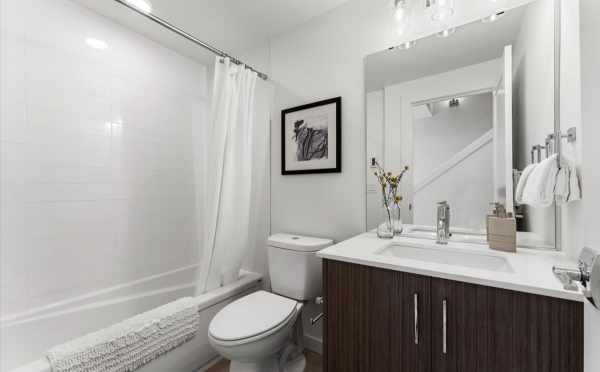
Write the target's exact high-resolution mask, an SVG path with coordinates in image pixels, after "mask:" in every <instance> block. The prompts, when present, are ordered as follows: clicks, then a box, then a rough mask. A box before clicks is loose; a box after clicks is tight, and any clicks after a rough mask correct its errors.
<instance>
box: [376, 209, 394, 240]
mask: <svg viewBox="0 0 600 372" xmlns="http://www.w3.org/2000/svg"><path fill="white" fill-rule="evenodd" d="M381 220H382V221H383V222H381V223H380V224H379V225H378V226H377V237H379V238H380V239H392V238H393V237H394V221H393V218H392V210H391V208H390V207H389V206H387V205H386V206H383V207H382V208H381Z"/></svg>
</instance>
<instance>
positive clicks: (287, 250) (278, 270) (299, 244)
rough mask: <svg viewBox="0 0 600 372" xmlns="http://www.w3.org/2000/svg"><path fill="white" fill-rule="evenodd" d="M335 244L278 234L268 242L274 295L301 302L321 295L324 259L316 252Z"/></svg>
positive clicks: (326, 240)
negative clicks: (322, 263)
mask: <svg viewBox="0 0 600 372" xmlns="http://www.w3.org/2000/svg"><path fill="white" fill-rule="evenodd" d="M332 244H333V240H331V239H321V238H313V237H309V236H301V235H293V234H275V235H272V236H270V237H269V239H268V247H267V251H268V257H269V277H270V279H271V289H272V290H273V292H274V293H277V294H280V295H282V296H285V297H289V298H293V299H296V300H298V301H303V300H312V299H314V298H315V297H317V296H319V295H320V294H321V259H320V258H318V257H317V256H316V254H315V253H316V252H317V251H320V250H321V249H324V248H326V247H328V246H330V245H332Z"/></svg>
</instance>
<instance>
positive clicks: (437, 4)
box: [128, 0, 455, 36]
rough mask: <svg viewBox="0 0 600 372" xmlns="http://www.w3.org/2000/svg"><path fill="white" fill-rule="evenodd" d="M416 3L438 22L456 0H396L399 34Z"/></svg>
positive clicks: (451, 11) (451, 12) (445, 17)
mask: <svg viewBox="0 0 600 372" xmlns="http://www.w3.org/2000/svg"><path fill="white" fill-rule="evenodd" d="M128 1H129V0H128ZM416 3H420V6H422V11H423V13H424V14H429V15H430V16H431V19H432V20H434V21H436V22H445V21H447V20H448V19H449V18H450V17H452V16H453V15H454V12H455V10H454V0H394V1H393V5H394V7H393V9H394V19H395V20H396V23H397V28H396V31H397V33H398V36H402V35H404V34H406V31H407V30H408V28H409V27H410V25H411V24H412V22H413V19H412V18H414V17H413V16H414V14H413V13H414V12H415V10H419V9H418V7H416V6H415V4H416ZM448 35H450V34H448ZM446 36H447V35H446Z"/></svg>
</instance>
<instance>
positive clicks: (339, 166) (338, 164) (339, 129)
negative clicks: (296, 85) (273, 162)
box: [281, 97, 342, 175]
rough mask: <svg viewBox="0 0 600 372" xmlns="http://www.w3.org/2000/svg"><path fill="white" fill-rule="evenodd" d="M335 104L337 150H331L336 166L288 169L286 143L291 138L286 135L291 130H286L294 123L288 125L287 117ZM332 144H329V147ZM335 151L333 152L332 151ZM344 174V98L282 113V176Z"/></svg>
mask: <svg viewBox="0 0 600 372" xmlns="http://www.w3.org/2000/svg"><path fill="white" fill-rule="evenodd" d="M331 104H335V127H336V132H335V139H336V141H335V149H329V152H330V153H335V156H336V158H335V166H334V167H330V168H317V169H295V170H289V169H287V168H286V142H287V141H288V140H289V138H287V137H286V133H289V130H287V131H286V129H288V128H290V126H293V125H294V123H291V122H290V123H288V122H287V121H286V116H287V115H288V114H290V113H295V112H299V111H304V110H308V109H312V108H315V107H319V106H326V105H331ZM329 145H330V144H329V143H328V146H329ZM331 150H333V151H331ZM341 172H342V97H335V98H330V99H326V100H322V101H318V102H313V103H309V104H306V105H302V106H297V107H291V108H288V109H285V110H282V111H281V174H282V175H294V174H322V173H341Z"/></svg>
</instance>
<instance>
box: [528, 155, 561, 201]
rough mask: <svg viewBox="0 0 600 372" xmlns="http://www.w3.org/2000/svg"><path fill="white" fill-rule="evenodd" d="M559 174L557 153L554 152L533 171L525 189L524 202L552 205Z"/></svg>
mask: <svg viewBox="0 0 600 372" xmlns="http://www.w3.org/2000/svg"><path fill="white" fill-rule="evenodd" d="M557 176H558V163H557V155H556V154H554V155H552V156H550V157H549V158H547V159H544V160H543V161H542V162H540V163H539V164H538V165H537V166H536V167H535V169H534V170H533V171H532V172H531V175H530V176H529V178H528V179H527V182H526V184H525V189H524V190H523V204H528V205H531V206H533V207H549V206H551V205H552V203H553V202H554V188H555V186H556V177H557Z"/></svg>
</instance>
